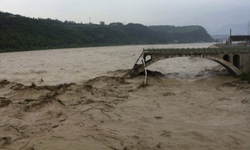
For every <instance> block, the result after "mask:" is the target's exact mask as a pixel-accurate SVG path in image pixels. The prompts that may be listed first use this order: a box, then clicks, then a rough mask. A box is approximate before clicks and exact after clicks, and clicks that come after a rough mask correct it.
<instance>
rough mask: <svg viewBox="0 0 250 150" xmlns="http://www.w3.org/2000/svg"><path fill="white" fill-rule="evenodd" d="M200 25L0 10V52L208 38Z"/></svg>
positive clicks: (197, 40) (188, 40) (185, 41)
mask: <svg viewBox="0 0 250 150" xmlns="http://www.w3.org/2000/svg"><path fill="white" fill-rule="evenodd" d="M211 41H213V39H212V38H211V36H210V35H209V34H208V33H207V31H206V30H205V29H204V28H203V27H201V26H185V27H175V26H149V27H147V26H144V25H142V24H135V23H129V24H127V25H124V24H122V23H119V22H116V23H111V24H109V25H105V24H104V22H102V23H101V24H100V25H98V24H82V23H75V22H73V21H64V22H62V21H60V20H57V19H56V20H52V19H49V18H48V19H41V18H38V19H35V18H28V17H24V16H20V15H13V14H11V13H5V12H0V52H12V51H26V50H38V49H52V48H73V47H86V46H105V45H130V44H166V43H176V42H177V43H190V42H192V43H195V42H211Z"/></svg>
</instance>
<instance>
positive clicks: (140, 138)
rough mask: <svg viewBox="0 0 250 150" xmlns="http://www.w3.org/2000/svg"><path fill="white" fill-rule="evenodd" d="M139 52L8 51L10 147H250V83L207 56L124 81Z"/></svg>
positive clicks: (175, 61) (2, 75)
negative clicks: (124, 76) (144, 81)
mask: <svg viewBox="0 0 250 150" xmlns="http://www.w3.org/2000/svg"><path fill="white" fill-rule="evenodd" d="M210 45H212V43H199V44H178V45H177V44H169V45H139V46H112V47H92V48H76V49H61V50H44V51H31V52H17V53H1V54H0V149H1V150H44V149H48V150H68V149H74V150H82V149H84V150H93V149H95V150H193V149H199V150H207V149H213V150H228V149H237V150H247V149H250V143H249V141H250V84H248V83H246V82H244V81H241V80H239V78H235V77H232V76H230V75H228V72H227V71H226V70H225V69H224V68H223V67H222V66H220V65H219V64H217V63H215V62H213V61H211V60H206V59H204V58H198V57H195V58H189V57H180V58H171V59H165V60H162V61H159V62H157V63H155V64H153V65H152V66H149V67H148V69H149V70H151V71H157V72H160V73H154V72H152V74H151V75H149V78H148V85H147V86H142V83H143V80H144V76H139V77H136V78H133V79H124V78H123V75H124V74H125V73H126V72H127V71H128V70H129V69H131V68H132V67H133V65H134V63H135V61H136V59H137V58H138V57H139V55H140V54H141V52H142V50H143V48H173V47H174V48H187V47H189V48H197V47H209V46H210Z"/></svg>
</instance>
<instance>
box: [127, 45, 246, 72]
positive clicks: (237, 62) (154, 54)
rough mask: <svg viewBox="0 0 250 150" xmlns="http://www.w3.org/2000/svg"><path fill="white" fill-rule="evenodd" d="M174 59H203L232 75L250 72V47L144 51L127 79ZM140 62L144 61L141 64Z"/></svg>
mask: <svg viewBox="0 0 250 150" xmlns="http://www.w3.org/2000/svg"><path fill="white" fill-rule="evenodd" d="M173 57H202V58H205V59H209V60H213V61H215V62H217V63H219V64H221V65H222V66H223V67H225V68H226V69H227V70H228V71H229V73H230V74H232V75H241V74H242V73H243V72H244V73H249V72H250V47H238V46H237V47H236V46H235V47H234V46H232V47H222V48H191V49H190V48H185V49H174V48H172V49H144V50H143V52H142V54H141V55H140V56H139V58H138V59H137V61H136V63H135V65H134V66H133V68H132V69H131V70H130V72H128V73H127V74H126V75H125V76H126V77H136V76H138V75H139V74H140V73H141V72H142V71H144V70H145V68H146V67H148V66H150V65H152V64H153V63H155V62H157V61H160V60H163V59H167V58H173ZM140 60H141V61H142V62H141V63H140Z"/></svg>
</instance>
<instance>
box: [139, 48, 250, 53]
mask: <svg viewBox="0 0 250 150" xmlns="http://www.w3.org/2000/svg"><path fill="white" fill-rule="evenodd" d="M143 52H144V54H152V53H168V54H195V53H198V54H218V53H220V54H221V53H225V54H230V53H249V52H250V47H240V48H237V47H233V48H183V49H180V48H177V49H175V48H168V49H143Z"/></svg>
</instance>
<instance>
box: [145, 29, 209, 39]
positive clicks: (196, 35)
mask: <svg viewBox="0 0 250 150" xmlns="http://www.w3.org/2000/svg"><path fill="white" fill-rule="evenodd" d="M149 28H150V29H152V30H153V31H155V32H157V33H158V35H160V36H161V37H163V38H164V39H166V40H167V41H168V42H171V43H172V42H177V43H195V42H211V41H213V38H212V37H211V36H210V35H209V34H208V33H207V31H206V30H205V29H204V28H203V27H201V26H184V27H176V26H167V25H166V26H149Z"/></svg>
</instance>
